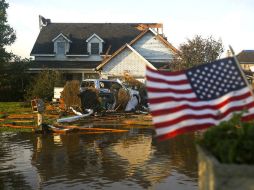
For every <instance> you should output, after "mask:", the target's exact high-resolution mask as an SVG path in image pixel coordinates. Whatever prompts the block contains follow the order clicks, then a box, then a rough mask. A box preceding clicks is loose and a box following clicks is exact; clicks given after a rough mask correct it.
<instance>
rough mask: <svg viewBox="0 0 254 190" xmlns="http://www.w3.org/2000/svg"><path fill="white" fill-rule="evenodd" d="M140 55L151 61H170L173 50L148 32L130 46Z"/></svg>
mask: <svg viewBox="0 0 254 190" xmlns="http://www.w3.org/2000/svg"><path fill="white" fill-rule="evenodd" d="M132 47H133V48H134V49H135V50H136V51H137V52H138V53H139V54H140V55H142V56H143V57H144V58H145V59H147V60H148V61H151V62H170V61H171V60H172V58H173V55H174V53H173V51H172V50H171V49H170V48H168V47H167V46H166V45H165V44H163V43H162V42H161V41H160V40H158V39H157V38H156V37H155V36H154V34H152V33H151V32H148V33H147V34H145V35H144V36H143V37H142V38H141V39H139V40H138V41H137V42H136V43H135V44H134V45H133V46H132Z"/></svg>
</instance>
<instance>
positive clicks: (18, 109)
mask: <svg viewBox="0 0 254 190" xmlns="http://www.w3.org/2000/svg"><path fill="white" fill-rule="evenodd" d="M31 110H32V109H31V106H30V105H29V106H28V104H25V103H23V102H0V117H1V115H4V114H5V113H8V114H20V113H27V112H28V113H29V112H30V113H31Z"/></svg>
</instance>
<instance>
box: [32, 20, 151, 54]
mask: <svg viewBox="0 0 254 190" xmlns="http://www.w3.org/2000/svg"><path fill="white" fill-rule="evenodd" d="M139 24H140V23H49V24H48V25H47V26H44V27H43V28H42V29H41V31H40V33H39V36H38V38H37V40H36V42H35V44H34V47H33V49H32V51H31V54H53V53H54V52H53V42H52V40H53V39H54V38H55V37H57V36H58V35H59V34H60V33H62V34H64V35H65V36H66V37H67V38H68V39H70V40H71V41H72V43H71V44H70V51H69V54H87V46H86V39H88V38H89V37H90V36H91V35H93V34H94V33H95V34H97V35H98V36H99V37H100V38H102V39H103V40H104V42H105V43H103V53H102V54H105V53H106V51H107V50H108V48H109V47H110V46H111V48H110V51H109V54H112V53H113V52H115V51H116V50H117V49H119V48H120V47H121V46H123V45H124V44H126V43H129V42H130V41H132V40H133V39H134V38H135V37H137V36H138V35H139V34H140V33H142V30H139V29H137V26H138V25H139ZM147 24H148V23H147ZM149 24H152V23H149Z"/></svg>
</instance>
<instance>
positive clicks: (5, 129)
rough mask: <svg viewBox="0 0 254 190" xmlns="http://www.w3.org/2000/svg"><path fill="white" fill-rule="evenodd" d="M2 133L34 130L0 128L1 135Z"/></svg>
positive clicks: (30, 130)
mask: <svg viewBox="0 0 254 190" xmlns="http://www.w3.org/2000/svg"><path fill="white" fill-rule="evenodd" d="M2 132H32V129H16V128H10V127H0V133H2Z"/></svg>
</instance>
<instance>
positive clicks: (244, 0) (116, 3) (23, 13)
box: [6, 0, 254, 58]
mask: <svg viewBox="0 0 254 190" xmlns="http://www.w3.org/2000/svg"><path fill="white" fill-rule="evenodd" d="M6 2H8V3H9V8H8V10H7V13H8V23H9V24H10V25H11V27H13V28H14V30H15V31H16V35H17V40H16V42H15V43H14V44H13V45H12V46H10V47H8V50H9V51H12V52H13V53H14V54H17V55H19V56H21V57H23V58H29V57H30V52H31V50H32V47H33V45H34V43H35V40H36V38H37V36H38V34H39V32H40V30H39V15H42V16H44V17H45V18H49V19H51V22H65V23H66V22H74V23H75V22H79V23H80V22H81V23H98V22H100V23H114V22H121V23H122V22H123V23H126V22H131V23H133V22H138V23H139V22H156V23H163V26H164V34H165V35H166V37H167V39H168V41H169V42H170V43H171V44H172V45H173V46H175V47H176V48H178V47H179V45H180V44H182V43H184V42H186V40H187V39H192V38H193V37H194V36H195V35H201V36H202V37H204V38H207V37H209V36H213V37H214V38H215V39H216V40H218V39H221V40H222V42H223V45H224V49H225V50H227V49H228V45H231V46H232V47H233V49H234V50H235V52H236V53H239V52H240V51H242V50H249V49H254V37H253V36H254V24H253V21H254V1H253V0H212V1H211V0H209V1H208V0H124V1H122V0H6Z"/></svg>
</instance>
